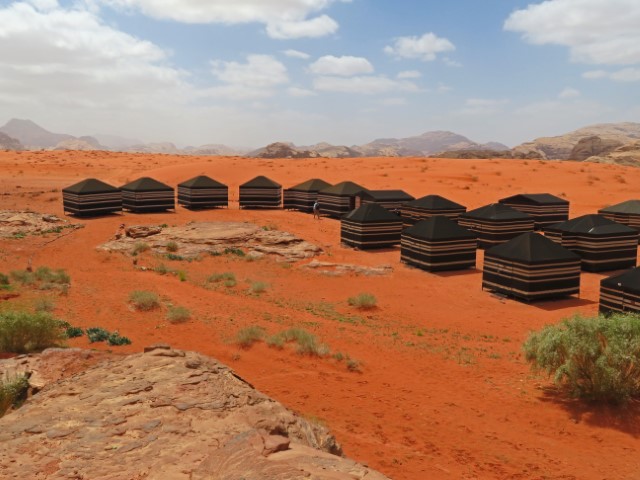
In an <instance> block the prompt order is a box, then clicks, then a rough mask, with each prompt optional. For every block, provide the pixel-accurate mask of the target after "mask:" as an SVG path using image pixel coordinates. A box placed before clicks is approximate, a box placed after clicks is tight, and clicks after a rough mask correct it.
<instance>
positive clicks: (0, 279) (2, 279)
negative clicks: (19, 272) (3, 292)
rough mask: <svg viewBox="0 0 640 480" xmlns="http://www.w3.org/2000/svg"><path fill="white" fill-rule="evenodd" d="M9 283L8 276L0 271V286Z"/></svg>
mask: <svg viewBox="0 0 640 480" xmlns="http://www.w3.org/2000/svg"><path fill="white" fill-rule="evenodd" d="M7 285H9V276H8V275H5V274H4V273H0V288H1V287H3V286H7Z"/></svg>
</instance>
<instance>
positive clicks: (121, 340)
mask: <svg viewBox="0 0 640 480" xmlns="http://www.w3.org/2000/svg"><path fill="white" fill-rule="evenodd" d="M107 343H108V344H109V345H112V346H114V347H117V346H121V345H131V340H130V339H129V338H127V337H123V336H121V335H120V334H119V333H118V332H113V333H111V334H109V337H107Z"/></svg>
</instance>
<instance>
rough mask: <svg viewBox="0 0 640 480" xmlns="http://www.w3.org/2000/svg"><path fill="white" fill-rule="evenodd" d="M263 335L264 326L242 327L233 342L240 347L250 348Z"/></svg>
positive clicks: (262, 337)
mask: <svg viewBox="0 0 640 480" xmlns="http://www.w3.org/2000/svg"><path fill="white" fill-rule="evenodd" d="M264 337H265V330H264V328H262V327H260V326H257V325H253V326H251V327H247V328H243V329H242V330H240V331H239V332H238V333H237V334H236V340H235V343H236V344H237V345H239V346H240V347H241V348H250V347H251V346H252V345H253V344H254V343H256V342H259V341H261V340H263V339H264Z"/></svg>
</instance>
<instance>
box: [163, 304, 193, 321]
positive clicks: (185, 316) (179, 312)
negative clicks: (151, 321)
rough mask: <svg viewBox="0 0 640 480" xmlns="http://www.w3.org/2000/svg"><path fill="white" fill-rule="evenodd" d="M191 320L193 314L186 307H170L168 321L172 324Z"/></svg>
mask: <svg viewBox="0 0 640 480" xmlns="http://www.w3.org/2000/svg"><path fill="white" fill-rule="evenodd" d="M190 319H191V312H190V311H189V309H188V308H186V307H169V310H168V311H167V320H169V322H170V323H173V324H176V323H185V322H188V321H189V320H190Z"/></svg>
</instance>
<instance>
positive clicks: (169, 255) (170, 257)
mask: <svg viewBox="0 0 640 480" xmlns="http://www.w3.org/2000/svg"><path fill="white" fill-rule="evenodd" d="M165 257H166V258H167V260H174V261H177V262H181V261H182V260H184V257H183V256H182V255H177V254H175V253H167V254H166V255H165Z"/></svg>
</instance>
